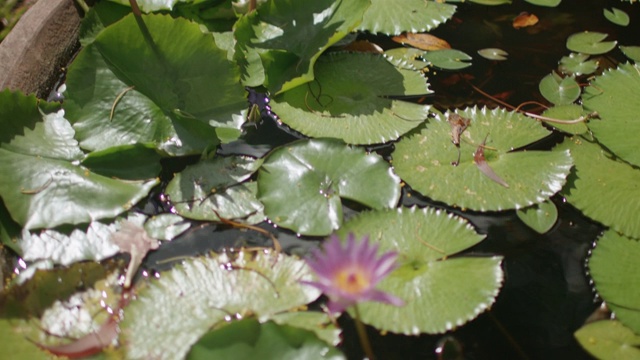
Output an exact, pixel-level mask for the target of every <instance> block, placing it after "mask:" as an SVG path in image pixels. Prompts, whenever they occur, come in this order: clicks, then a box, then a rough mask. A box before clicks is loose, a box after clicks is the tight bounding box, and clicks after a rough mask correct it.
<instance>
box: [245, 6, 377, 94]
mask: <svg viewBox="0 0 640 360" xmlns="http://www.w3.org/2000/svg"><path fill="white" fill-rule="evenodd" d="M368 5H369V1H367V0H338V1H335V0H316V1H313V2H300V1H295V0H272V1H268V2H266V3H265V4H263V5H262V6H260V8H259V9H258V10H257V11H254V12H252V13H249V14H248V15H245V16H244V17H242V18H241V19H240V20H239V21H238V22H237V23H236V25H235V29H234V36H235V38H236V40H237V43H236V51H235V59H236V61H238V64H240V65H241V66H242V68H243V77H244V81H245V82H246V83H248V85H251V86H257V85H260V83H261V81H260V80H262V79H264V86H265V87H267V89H269V91H270V92H271V93H273V94H276V93H280V92H284V91H287V90H289V89H292V88H294V87H296V86H299V85H301V84H304V83H306V82H309V81H311V80H313V78H314V63H315V62H316V60H317V59H318V57H319V56H320V54H321V53H322V52H323V51H324V50H325V49H327V48H328V47H329V46H331V45H333V44H335V43H337V42H338V41H339V40H340V39H342V38H344V37H345V36H346V35H347V34H349V33H350V32H351V31H352V30H354V29H355V27H356V26H357V25H358V24H359V23H360V21H361V20H362V15H363V14H364V11H365V10H366V9H367V7H368ZM254 77H258V79H257V81H256V80H255V79H252V78H254Z"/></svg>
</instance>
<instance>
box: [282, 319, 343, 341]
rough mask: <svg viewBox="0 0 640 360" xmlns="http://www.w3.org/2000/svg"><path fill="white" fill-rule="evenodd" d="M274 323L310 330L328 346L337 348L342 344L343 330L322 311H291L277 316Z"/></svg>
mask: <svg viewBox="0 0 640 360" xmlns="http://www.w3.org/2000/svg"><path fill="white" fill-rule="evenodd" d="M271 320H273V322H275V323H277V324H280V325H290V326H295V327H297V328H302V329H306V330H310V331H313V332H315V333H316V335H317V336H318V337H319V338H320V339H322V340H324V341H325V342H326V343H327V344H330V345H333V346H337V345H338V344H340V342H342V330H341V329H340V328H339V327H338V326H337V324H336V323H335V322H334V321H333V320H334V319H332V318H331V316H330V315H329V314H327V313H326V312H320V311H291V312H284V313H280V314H275V315H274V316H273V317H271Z"/></svg>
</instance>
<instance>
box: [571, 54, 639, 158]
mask: <svg viewBox="0 0 640 360" xmlns="http://www.w3.org/2000/svg"><path fill="white" fill-rule="evenodd" d="M638 98H640V66H638V65H631V64H628V63H627V64H622V65H620V66H619V67H618V68H617V69H613V70H608V71H606V72H605V73H604V74H602V75H600V76H598V77H596V79H595V80H594V81H593V82H592V83H591V86H589V87H587V88H586V90H585V94H584V95H583V96H582V99H583V104H584V107H585V108H586V109H588V110H590V111H597V112H598V114H599V115H600V120H598V119H595V120H592V121H590V122H589V129H591V131H593V134H594V135H595V137H596V138H597V139H598V141H599V142H600V143H601V144H602V145H604V146H606V147H607V148H608V149H609V150H611V151H612V152H613V153H614V154H616V156H618V157H620V158H622V159H623V160H625V161H628V162H630V163H632V164H634V165H636V166H640V152H639V151H638V137H637V136H636V134H638V132H640V118H639V117H638V114H640V102H638V101H637V100H638Z"/></svg>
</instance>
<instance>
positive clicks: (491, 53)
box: [478, 48, 509, 61]
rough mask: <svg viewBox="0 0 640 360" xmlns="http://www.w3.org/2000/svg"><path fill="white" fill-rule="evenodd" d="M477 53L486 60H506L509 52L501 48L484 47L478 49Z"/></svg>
mask: <svg viewBox="0 0 640 360" xmlns="http://www.w3.org/2000/svg"><path fill="white" fill-rule="evenodd" d="M478 54H479V55H480V56H482V57H483V58H485V59H488V60H498V61H501V60H507V56H508V55H509V53H507V52H506V51H504V50H502V49H496V48H486V49H480V50H478Z"/></svg>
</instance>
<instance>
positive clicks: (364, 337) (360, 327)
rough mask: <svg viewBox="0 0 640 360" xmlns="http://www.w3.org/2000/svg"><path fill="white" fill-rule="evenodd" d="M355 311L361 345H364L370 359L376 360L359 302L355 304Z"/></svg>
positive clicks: (363, 348) (363, 347)
mask: <svg viewBox="0 0 640 360" xmlns="http://www.w3.org/2000/svg"><path fill="white" fill-rule="evenodd" d="M353 311H354V312H355V314H356V316H355V319H354V320H355V322H356V330H357V331H358V337H359V338H360V345H362V350H364V354H365V355H366V356H367V358H369V360H375V358H376V357H375V356H374V355H373V349H372V348H371V343H370V342H369V337H368V336H367V329H366V328H365V327H364V324H363V323H362V321H360V310H359V309H358V304H354V305H353Z"/></svg>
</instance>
